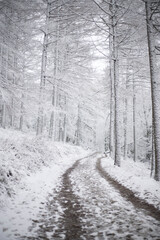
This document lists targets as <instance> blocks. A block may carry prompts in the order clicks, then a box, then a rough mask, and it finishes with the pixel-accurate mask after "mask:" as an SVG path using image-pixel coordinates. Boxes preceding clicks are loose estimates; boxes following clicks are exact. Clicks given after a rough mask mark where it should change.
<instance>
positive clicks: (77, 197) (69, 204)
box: [21, 155, 160, 240]
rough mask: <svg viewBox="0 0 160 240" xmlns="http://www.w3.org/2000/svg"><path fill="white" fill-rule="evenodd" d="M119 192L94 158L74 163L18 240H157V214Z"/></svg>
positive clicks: (159, 234)
mask: <svg viewBox="0 0 160 240" xmlns="http://www.w3.org/2000/svg"><path fill="white" fill-rule="evenodd" d="M119 188H120V186H119V185H117V186H116V183H114V182H113V181H112V179H108V178H107V175H106V176H105V172H104V171H103V169H102V168H101V165H100V159H97V156H96V155H94V156H92V157H89V158H85V159H82V160H79V161H77V162H76V163H75V164H74V165H73V166H72V167H71V168H69V169H68V170H67V171H66V172H65V173H64V175H63V177H62V179H61V182H60V183H59V185H58V186H57V189H56V190H54V191H53V195H50V196H48V199H47V204H45V206H44V209H45V211H42V213H41V214H40V215H39V220H36V221H34V220H33V225H32V226H31V227H30V229H29V231H30V233H31V237H25V236H22V237H21V239H34V240H35V239H43V240H45V239H48V240H49V239H50V240H51V239H53V240H61V239H65V240H81V239H86V240H92V239H95V240H104V239H109V240H114V239H128V240H129V239H138V240H139V239H157V240H158V239H160V218H159V215H158V214H159V213H157V212H154V209H152V207H151V206H146V205H145V204H144V203H143V202H141V203H140V202H139V203H137V202H136V201H137V200H136V199H134V196H132V193H130V194H129V193H128V194H129V196H130V197H127V196H128V195H126V194H127V193H124V191H125V189H123V188H122V189H121V190H119ZM144 205H145V206H144Z"/></svg>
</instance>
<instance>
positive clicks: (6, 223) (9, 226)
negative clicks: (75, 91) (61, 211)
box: [0, 130, 89, 240]
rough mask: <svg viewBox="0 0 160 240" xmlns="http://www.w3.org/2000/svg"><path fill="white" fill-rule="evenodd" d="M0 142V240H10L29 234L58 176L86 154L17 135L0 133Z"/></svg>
mask: <svg viewBox="0 0 160 240" xmlns="http://www.w3.org/2000/svg"><path fill="white" fill-rule="evenodd" d="M0 142H1V143H0V150H1V151H0V158H1V160H0V161H1V165H0V203H1V209H0V239H1V240H7V239H8V240H11V239H12V240H14V239H17V238H18V236H22V235H24V234H25V235H26V236H27V235H28V234H29V232H28V228H29V226H31V225H32V222H33V220H34V221H36V217H37V214H38V213H39V212H44V211H45V209H44V205H45V202H46V201H47V196H48V195H49V194H52V193H53V189H54V188H56V186H58V182H59V181H60V177H61V176H62V174H63V173H64V172H65V170H66V169H67V168H68V167H70V166H71V165H72V164H73V163H74V162H75V161H76V160H77V159H79V158H82V157H84V156H86V155H88V154H89V152H88V151H85V150H83V149H82V148H80V147H75V146H71V145H67V144H63V143H53V142H52V141H46V140H44V139H37V138H35V137H34V136H31V135H26V134H23V133H20V132H18V131H9V130H0Z"/></svg>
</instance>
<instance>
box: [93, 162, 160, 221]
mask: <svg viewBox="0 0 160 240" xmlns="http://www.w3.org/2000/svg"><path fill="white" fill-rule="evenodd" d="M101 159H102V158H98V160H97V163H96V169H97V171H98V172H99V174H100V175H101V177H102V178H104V179H105V180H106V181H107V182H109V183H110V184H111V185H112V186H113V187H114V188H116V189H117V190H118V191H119V193H120V194H121V196H122V197H124V198H125V199H126V200H127V201H130V202H131V203H132V204H133V205H134V206H135V207H136V208H139V209H142V210H145V212H146V214H148V215H150V216H152V217H154V218H155V219H156V220H158V221H160V211H159V210H158V209H157V208H156V207H155V206H154V205H152V204H149V203H147V202H146V201H144V200H143V199H140V198H138V197H136V196H135V195H134V193H133V192H132V191H131V190H130V189H128V188H126V187H125V186H123V185H122V184H121V183H119V182H117V180H115V179H114V178H112V177H111V176H110V175H109V174H108V173H107V172H106V171H105V170H104V169H103V167H102V165H101Z"/></svg>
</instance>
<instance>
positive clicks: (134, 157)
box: [132, 70, 137, 162]
mask: <svg viewBox="0 0 160 240" xmlns="http://www.w3.org/2000/svg"><path fill="white" fill-rule="evenodd" d="M133 71H134V70H133ZM132 84H133V160H134V162H136V159H137V142H136V94H135V79H134V73H133V83H132Z"/></svg>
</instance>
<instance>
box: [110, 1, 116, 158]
mask: <svg viewBox="0 0 160 240" xmlns="http://www.w3.org/2000/svg"><path fill="white" fill-rule="evenodd" d="M110 3H111V4H112V0H111V1H110ZM111 6H112V5H110V10H111V11H112V7H111ZM112 26H113V18H112V17H110V27H109V53H110V57H109V65H110V66H109V77H110V94H111V95H110V129H109V150H110V155H111V157H114V154H115V149H114V77H113V61H112V57H113V56H112V54H113V52H112V51H113V27H112Z"/></svg>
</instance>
